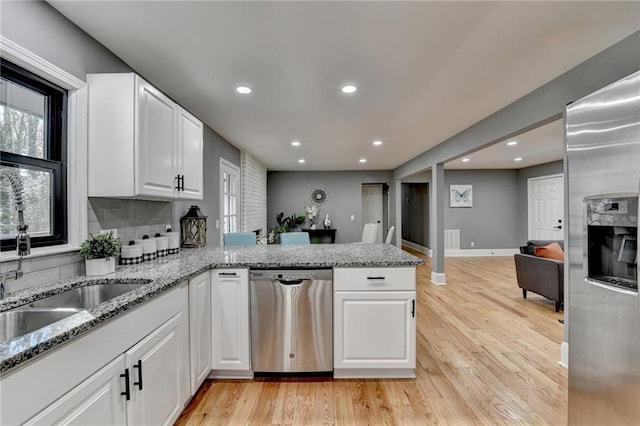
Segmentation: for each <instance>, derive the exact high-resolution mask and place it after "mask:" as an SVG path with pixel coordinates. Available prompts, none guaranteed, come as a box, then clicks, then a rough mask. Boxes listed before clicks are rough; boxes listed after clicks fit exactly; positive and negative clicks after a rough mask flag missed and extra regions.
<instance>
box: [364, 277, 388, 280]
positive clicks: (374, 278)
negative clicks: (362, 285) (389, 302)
mask: <svg viewBox="0 0 640 426" xmlns="http://www.w3.org/2000/svg"><path fill="white" fill-rule="evenodd" d="M367 279H368V280H384V279H386V278H385V277H367Z"/></svg>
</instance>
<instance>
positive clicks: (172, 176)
mask: <svg viewBox="0 0 640 426" xmlns="http://www.w3.org/2000/svg"><path fill="white" fill-rule="evenodd" d="M138 84H139V87H138V96H139V98H138V102H139V103H138V116H139V121H138V145H137V147H136V152H135V157H136V161H137V165H138V168H137V169H136V188H137V191H138V193H139V194H143V195H156V196H163V197H173V195H174V190H175V187H176V185H177V180H176V177H177V164H176V157H177V153H176V152H175V142H174V141H175V140H176V131H175V123H176V119H175V113H176V109H175V104H174V103H173V102H172V101H171V99H169V98H167V97H166V96H165V95H163V94H162V93H160V92H159V91H158V90H157V89H156V88H155V87H153V86H151V85H150V84H149V83H147V82H146V81H144V80H142V79H140V78H139V79H138Z"/></svg>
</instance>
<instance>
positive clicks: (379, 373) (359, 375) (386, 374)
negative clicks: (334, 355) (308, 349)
mask: <svg viewBox="0 0 640 426" xmlns="http://www.w3.org/2000/svg"><path fill="white" fill-rule="evenodd" d="M333 378H334V379H415V378H416V370H415V369H414V368H379V369H378V368H372V369H368V368H334V369H333Z"/></svg>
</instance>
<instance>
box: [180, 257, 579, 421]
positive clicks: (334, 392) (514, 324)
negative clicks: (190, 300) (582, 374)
mask: <svg viewBox="0 0 640 426" xmlns="http://www.w3.org/2000/svg"><path fill="white" fill-rule="evenodd" d="M414 254H416V255H418V256H420V257H422V258H423V259H424V260H425V262H426V265H424V266H419V267H418V271H417V278H418V280H417V290H418V297H417V298H418V309H417V378H416V379H415V380H407V379H398V380H333V379H330V378H308V379H300V378H296V379H291V378H260V379H256V380H250V381H241V380H216V381H206V382H205V384H204V385H203V386H202V387H201V388H200V390H199V391H198V393H197V394H196V395H195V396H194V398H193V400H192V401H191V402H190V403H189V405H188V406H187V408H186V409H185V411H184V412H183V414H182V416H181V417H180V419H178V421H177V423H176V424H178V425H331V424H335V425H396V424H397V425H476V424H483V425H500V424H505V425H515V424H521V425H564V424H566V419H567V370H566V369H564V368H563V367H561V366H559V365H558V363H557V361H558V359H559V357H560V344H561V343H562V324H560V323H559V322H558V319H560V318H562V316H563V314H562V312H560V313H556V312H554V303H553V302H551V301H548V300H546V299H544V298H543V297H542V296H537V295H536V294H534V293H531V292H529V294H528V295H527V299H526V300H525V299H523V298H522V292H521V290H520V288H518V286H517V284H516V278H515V268H514V264H513V258H512V257H482V258H469V257H467V258H447V260H446V266H445V272H446V277H447V285H446V286H435V285H433V284H431V282H430V275H431V267H430V264H429V258H427V257H426V256H423V255H420V254H418V253H414Z"/></svg>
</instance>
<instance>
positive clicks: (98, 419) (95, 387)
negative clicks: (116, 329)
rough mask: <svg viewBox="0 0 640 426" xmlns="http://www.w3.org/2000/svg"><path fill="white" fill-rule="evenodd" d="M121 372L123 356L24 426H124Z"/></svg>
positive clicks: (122, 369) (123, 367) (123, 369)
mask: <svg viewBox="0 0 640 426" xmlns="http://www.w3.org/2000/svg"><path fill="white" fill-rule="evenodd" d="M124 371H125V366H124V355H120V356H119V357H118V358H116V359H115V360H113V361H112V362H110V363H109V364H107V366H106V367H104V368H103V369H101V370H100V371H98V372H97V373H95V374H94V375H93V376H91V377H89V378H88V379H87V380H85V381H84V382H82V383H81V384H79V385H78V386H77V387H75V388H74V389H73V390H71V391H70V392H69V393H67V394H66V395H65V396H63V397H62V398H60V399H59V400H57V401H56V402H54V403H53V404H51V405H50V406H49V407H47V408H45V409H44V411H42V412H41V413H40V414H38V415H37V416H36V417H34V418H32V419H31V420H29V421H28V422H27V423H26V424H27V425H31V424H33V425H35V424H39V425H52V424H65V425H81V426H84V425H96V424H104V425H123V424H125V423H126V419H127V417H126V407H127V406H126V397H125V396H124V395H121V392H125V381H124V380H125V379H124V377H121V375H123V373H124ZM45 386H46V385H45Z"/></svg>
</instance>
